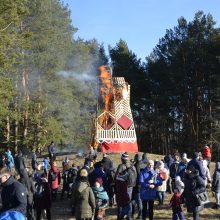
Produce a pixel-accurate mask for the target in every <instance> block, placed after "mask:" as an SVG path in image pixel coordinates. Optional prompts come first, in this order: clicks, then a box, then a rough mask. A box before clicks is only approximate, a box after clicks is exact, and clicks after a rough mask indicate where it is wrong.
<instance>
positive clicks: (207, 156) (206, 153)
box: [202, 146, 212, 168]
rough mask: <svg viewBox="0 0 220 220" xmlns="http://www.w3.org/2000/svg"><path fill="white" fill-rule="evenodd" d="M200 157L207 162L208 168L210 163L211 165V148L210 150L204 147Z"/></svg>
mask: <svg viewBox="0 0 220 220" xmlns="http://www.w3.org/2000/svg"><path fill="white" fill-rule="evenodd" d="M202 156H203V159H204V160H207V162H208V168H209V165H210V163H211V158H212V154H211V148H210V147H209V146H205V147H204V148H203V152H202Z"/></svg>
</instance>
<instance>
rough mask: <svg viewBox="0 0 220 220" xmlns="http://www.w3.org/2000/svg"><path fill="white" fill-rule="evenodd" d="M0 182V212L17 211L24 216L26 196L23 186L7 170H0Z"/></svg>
mask: <svg viewBox="0 0 220 220" xmlns="http://www.w3.org/2000/svg"><path fill="white" fill-rule="evenodd" d="M0 181H1V186H2V191H1V198H2V208H1V210H0V212H4V211H9V210H10V211H19V212H21V213H22V214H24V215H25V214H26V208H27V194H26V189H25V187H24V186H23V184H22V183H20V182H18V181H16V180H15V179H14V177H13V176H12V175H11V173H10V170H9V169H8V168H2V169H1V170H0Z"/></svg>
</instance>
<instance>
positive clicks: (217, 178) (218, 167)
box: [212, 162, 220, 193]
mask: <svg viewBox="0 0 220 220" xmlns="http://www.w3.org/2000/svg"><path fill="white" fill-rule="evenodd" d="M212 191H213V192H216V193H219V192H220V162H217V163H216V164H215V172H214V174H213V181H212Z"/></svg>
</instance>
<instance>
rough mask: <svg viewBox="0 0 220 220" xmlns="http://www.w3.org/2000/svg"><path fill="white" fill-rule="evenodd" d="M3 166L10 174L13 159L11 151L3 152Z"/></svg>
mask: <svg viewBox="0 0 220 220" xmlns="http://www.w3.org/2000/svg"><path fill="white" fill-rule="evenodd" d="M5 164H6V166H7V168H8V169H9V170H10V172H11V171H12V167H13V166H14V158H13V156H12V154H11V151H10V150H9V149H8V150H7V151H6V152H5Z"/></svg>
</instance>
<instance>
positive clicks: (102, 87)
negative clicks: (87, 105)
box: [92, 66, 138, 152]
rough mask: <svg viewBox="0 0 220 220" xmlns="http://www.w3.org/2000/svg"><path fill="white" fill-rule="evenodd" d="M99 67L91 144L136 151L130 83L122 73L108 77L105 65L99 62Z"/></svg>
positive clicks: (107, 148) (115, 150)
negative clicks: (95, 114) (95, 113)
mask: <svg viewBox="0 0 220 220" xmlns="http://www.w3.org/2000/svg"><path fill="white" fill-rule="evenodd" d="M99 70H100V76H99V97H98V106H97V118H96V119H95V121H94V127H95V128H94V129H93V130H94V136H93V141H92V145H93V146H94V147H96V146H97V145H100V146H101V150H102V152H125V151H127V152H137V151H138V146H137V138H136V133H135V127H134V122H133V117H132V113H131V108H130V85H129V84H128V83H126V82H125V79H124V77H112V75H111V69H110V68H109V67H108V66H101V67H100V68H99Z"/></svg>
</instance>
